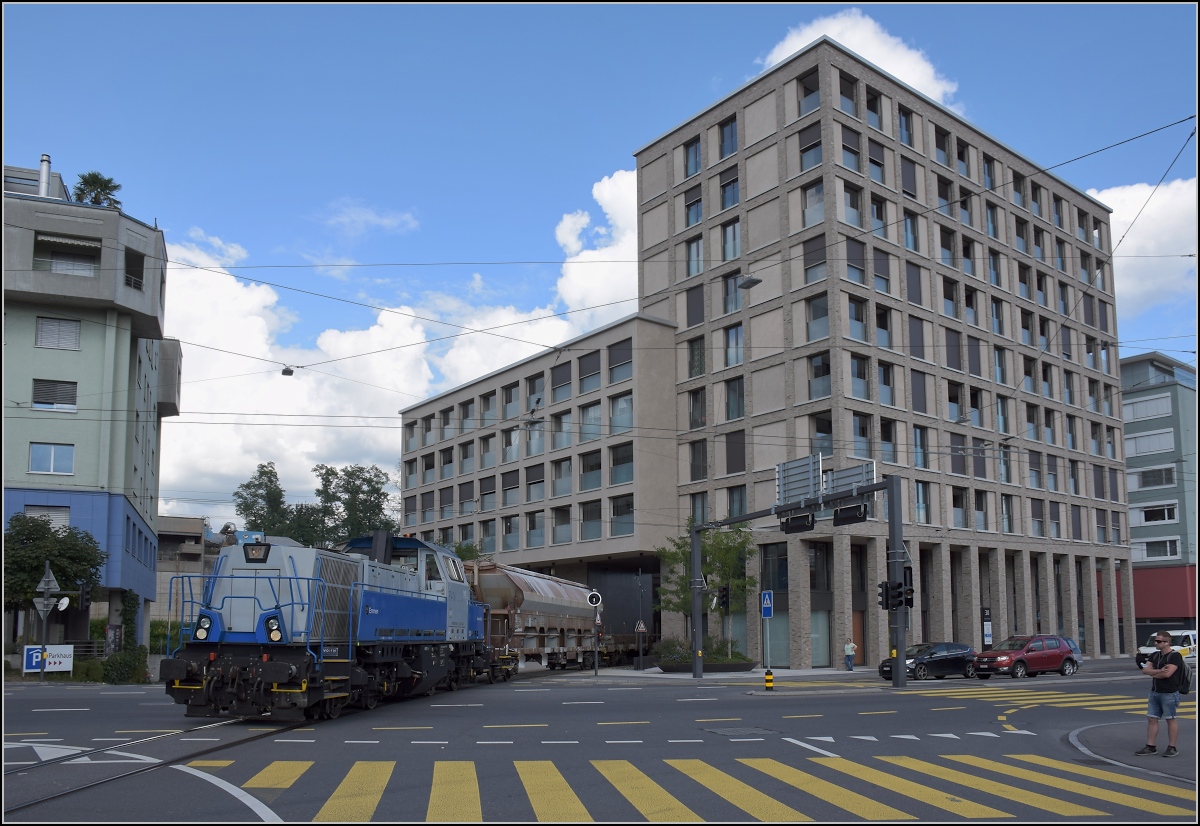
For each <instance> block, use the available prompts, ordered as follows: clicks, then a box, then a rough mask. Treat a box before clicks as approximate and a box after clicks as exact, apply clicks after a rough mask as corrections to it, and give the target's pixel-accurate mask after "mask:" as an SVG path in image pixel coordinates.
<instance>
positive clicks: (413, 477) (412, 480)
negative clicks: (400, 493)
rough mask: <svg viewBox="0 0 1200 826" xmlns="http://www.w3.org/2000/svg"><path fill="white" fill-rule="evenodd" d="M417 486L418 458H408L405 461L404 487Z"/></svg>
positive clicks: (408, 488) (406, 488)
mask: <svg viewBox="0 0 1200 826" xmlns="http://www.w3.org/2000/svg"><path fill="white" fill-rule="evenodd" d="M416 486H417V460H416V459H408V460H406V461H405V462H404V489H405V490H411V489H412V488H415V487H416Z"/></svg>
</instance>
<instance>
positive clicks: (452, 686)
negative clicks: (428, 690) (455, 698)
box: [449, 671, 458, 691]
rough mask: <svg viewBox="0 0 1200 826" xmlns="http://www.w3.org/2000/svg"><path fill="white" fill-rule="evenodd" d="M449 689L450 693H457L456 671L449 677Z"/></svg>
mask: <svg viewBox="0 0 1200 826" xmlns="http://www.w3.org/2000/svg"><path fill="white" fill-rule="evenodd" d="M449 688H450V690H451V691H458V672H457V671H455V672H454V673H453V674H451V675H450V686H449Z"/></svg>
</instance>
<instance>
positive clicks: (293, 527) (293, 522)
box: [283, 503, 329, 548]
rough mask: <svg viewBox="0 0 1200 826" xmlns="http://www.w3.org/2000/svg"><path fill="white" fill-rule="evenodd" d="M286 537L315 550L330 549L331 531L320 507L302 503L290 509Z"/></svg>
mask: <svg viewBox="0 0 1200 826" xmlns="http://www.w3.org/2000/svg"><path fill="white" fill-rule="evenodd" d="M283 535H285V536H289V537H291V538H292V539H294V540H296V541H297V542H299V543H300V544H301V545H308V546H312V547H314V548H324V547H328V544H329V541H328V537H329V529H328V526H327V525H326V524H325V519H324V516H323V513H322V508H321V506H320V505H310V504H307V503H301V504H299V505H292V506H290V507H289V508H288V527H287V528H286V529H285V533H284V534H283Z"/></svg>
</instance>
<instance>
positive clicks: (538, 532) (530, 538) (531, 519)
mask: <svg viewBox="0 0 1200 826" xmlns="http://www.w3.org/2000/svg"><path fill="white" fill-rule="evenodd" d="M545 544H546V512H545V511H534V512H532V513H527V514H525V547H526V548H541V547H544V546H545Z"/></svg>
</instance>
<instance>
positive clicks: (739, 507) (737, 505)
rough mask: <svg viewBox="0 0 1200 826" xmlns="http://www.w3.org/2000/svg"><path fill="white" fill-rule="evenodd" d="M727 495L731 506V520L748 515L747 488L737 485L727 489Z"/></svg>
mask: <svg viewBox="0 0 1200 826" xmlns="http://www.w3.org/2000/svg"><path fill="white" fill-rule="evenodd" d="M725 493H726V496H727V502H728V505H729V518H730V519H733V518H734V517H738V516H743V515H745V513H746V486H745V485H736V486H734V487H732V488H726V489H725Z"/></svg>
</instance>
